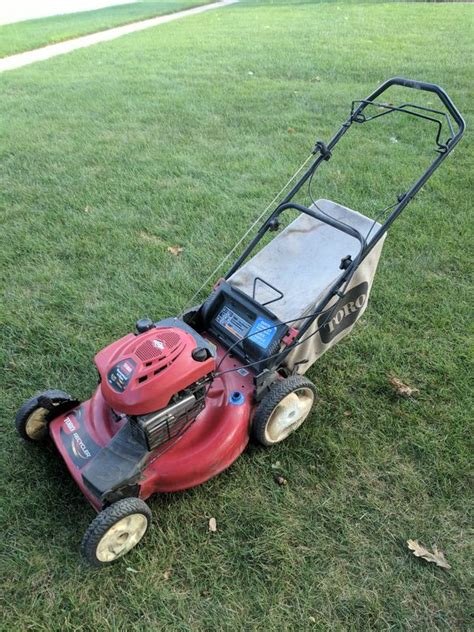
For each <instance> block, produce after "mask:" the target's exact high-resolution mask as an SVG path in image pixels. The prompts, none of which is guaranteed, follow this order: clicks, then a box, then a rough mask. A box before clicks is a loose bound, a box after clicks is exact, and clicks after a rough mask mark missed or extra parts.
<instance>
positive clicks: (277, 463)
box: [272, 461, 281, 470]
mask: <svg viewBox="0 0 474 632" xmlns="http://www.w3.org/2000/svg"><path fill="white" fill-rule="evenodd" d="M280 465H281V463H280V461H277V462H276V463H272V469H274V470H277V469H278V468H279V467H280Z"/></svg>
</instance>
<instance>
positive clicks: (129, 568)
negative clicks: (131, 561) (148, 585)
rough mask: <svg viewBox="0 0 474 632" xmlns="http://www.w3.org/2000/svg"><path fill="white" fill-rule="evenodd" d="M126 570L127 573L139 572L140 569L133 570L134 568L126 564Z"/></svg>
mask: <svg viewBox="0 0 474 632" xmlns="http://www.w3.org/2000/svg"><path fill="white" fill-rule="evenodd" d="M127 571H128V572H129V573H139V572H140V571H137V570H135V569H134V568H132V567H131V566H127Z"/></svg>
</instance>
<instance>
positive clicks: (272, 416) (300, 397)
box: [252, 375, 316, 446]
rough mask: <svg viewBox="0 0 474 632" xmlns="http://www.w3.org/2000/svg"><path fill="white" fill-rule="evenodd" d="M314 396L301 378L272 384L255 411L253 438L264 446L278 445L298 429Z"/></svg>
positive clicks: (295, 377) (293, 377)
mask: <svg viewBox="0 0 474 632" xmlns="http://www.w3.org/2000/svg"><path fill="white" fill-rule="evenodd" d="M315 397H316V388H315V386H314V384H313V383H312V382H311V381H310V380H308V379H307V378H305V377H303V376H302V375H292V376H291V377H287V378H284V379H282V380H280V381H279V382H275V383H274V384H272V386H271V387H270V390H269V391H268V393H267V394H266V395H265V396H264V398H263V399H262V401H261V402H260V404H259V406H258V408H257V410H256V411H255V415H254V418H253V420H252V436H253V438H254V439H255V440H256V441H258V443H261V444H262V445H265V446H270V445H275V444H276V443H280V441H283V440H284V439H286V438H287V437H288V436H289V435H290V434H291V433H292V432H294V431H295V430H296V429H297V428H299V427H300V426H301V424H302V423H303V422H304V420H305V419H306V417H307V416H308V415H309V412H310V410H311V408H312V406H313V403H314V399H315Z"/></svg>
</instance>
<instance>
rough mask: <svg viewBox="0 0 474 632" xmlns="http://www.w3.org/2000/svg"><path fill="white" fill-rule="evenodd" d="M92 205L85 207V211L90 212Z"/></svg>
mask: <svg viewBox="0 0 474 632" xmlns="http://www.w3.org/2000/svg"><path fill="white" fill-rule="evenodd" d="M91 210H92V209H91V207H90V206H86V208H85V209H84V213H90V212H91Z"/></svg>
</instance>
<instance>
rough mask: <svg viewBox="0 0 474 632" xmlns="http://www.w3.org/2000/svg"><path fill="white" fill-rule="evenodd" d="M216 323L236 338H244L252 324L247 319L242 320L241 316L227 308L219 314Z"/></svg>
mask: <svg viewBox="0 0 474 632" xmlns="http://www.w3.org/2000/svg"><path fill="white" fill-rule="evenodd" d="M216 322H218V323H219V325H221V327H224V329H227V331H228V332H230V333H231V334H232V335H233V336H235V337H236V338H243V337H244V336H245V334H246V333H247V331H248V330H249V327H250V323H249V322H248V321H246V320H245V318H242V316H239V314H236V312H234V311H232V310H231V309H230V308H229V307H227V306H226V307H224V309H222V310H221V311H220V312H219V313H218V314H217V317H216Z"/></svg>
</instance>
